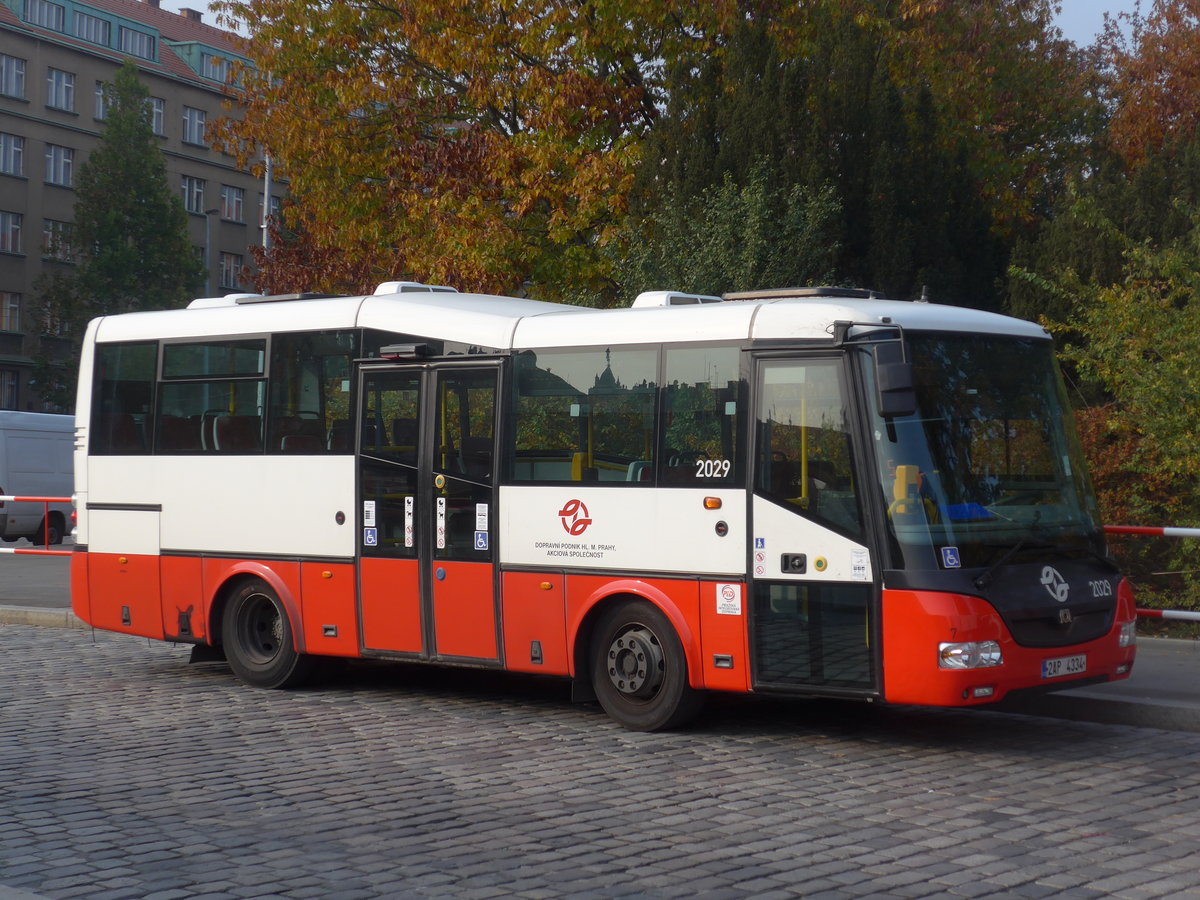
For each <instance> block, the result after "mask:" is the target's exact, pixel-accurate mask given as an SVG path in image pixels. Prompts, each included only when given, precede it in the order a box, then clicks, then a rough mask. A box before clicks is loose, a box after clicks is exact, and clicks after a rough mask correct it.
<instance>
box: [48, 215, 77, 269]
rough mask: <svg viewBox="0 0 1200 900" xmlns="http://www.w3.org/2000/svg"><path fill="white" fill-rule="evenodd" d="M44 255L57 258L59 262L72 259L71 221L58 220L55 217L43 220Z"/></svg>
mask: <svg viewBox="0 0 1200 900" xmlns="http://www.w3.org/2000/svg"><path fill="white" fill-rule="evenodd" d="M42 255H43V256H45V257H46V258H47V259H56V260H58V261H59V262H70V261H71V259H72V253H71V223H70V222H57V221H55V220H54V219H43V220H42Z"/></svg>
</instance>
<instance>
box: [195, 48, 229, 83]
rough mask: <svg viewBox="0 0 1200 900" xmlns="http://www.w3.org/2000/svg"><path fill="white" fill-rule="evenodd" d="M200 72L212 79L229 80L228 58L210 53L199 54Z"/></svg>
mask: <svg viewBox="0 0 1200 900" xmlns="http://www.w3.org/2000/svg"><path fill="white" fill-rule="evenodd" d="M200 74H201V75H203V76H204V77H205V78H211V79H213V80H214V81H222V82H224V81H228V80H229V60H227V59H224V58H222V57H220V56H213V55H212V54H211V53H201V54H200Z"/></svg>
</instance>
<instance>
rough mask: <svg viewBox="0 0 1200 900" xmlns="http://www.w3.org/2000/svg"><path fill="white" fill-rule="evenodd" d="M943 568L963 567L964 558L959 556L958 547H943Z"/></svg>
mask: <svg viewBox="0 0 1200 900" xmlns="http://www.w3.org/2000/svg"><path fill="white" fill-rule="evenodd" d="M942 568H944V569H961V568H962V560H961V559H959V556H958V548H957V547H943V548H942Z"/></svg>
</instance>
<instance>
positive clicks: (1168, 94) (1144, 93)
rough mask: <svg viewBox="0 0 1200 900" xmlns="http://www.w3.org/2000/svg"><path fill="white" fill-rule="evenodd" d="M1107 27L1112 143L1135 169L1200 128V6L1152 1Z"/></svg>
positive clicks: (1196, 1)
mask: <svg viewBox="0 0 1200 900" xmlns="http://www.w3.org/2000/svg"><path fill="white" fill-rule="evenodd" d="M1121 24H1122V21H1121V20H1112V21H1110V22H1109V23H1108V27H1107V28H1106V30H1105V32H1104V35H1103V39H1102V41H1101V51H1102V53H1103V60H1104V64H1105V70H1106V73H1107V75H1108V87H1109V90H1110V92H1111V96H1112V101H1113V104H1114V111H1113V116H1112V124H1111V126H1110V128H1109V137H1110V139H1111V142H1112V145H1113V147H1114V148H1115V149H1116V151H1117V152H1118V153H1119V154H1120V156H1121V157H1122V159H1124V160H1125V162H1126V164H1127V165H1128V166H1130V167H1137V166H1138V165H1140V164H1141V163H1142V162H1144V161H1145V160H1146V159H1147V158H1148V157H1149V156H1150V155H1152V154H1153V153H1155V152H1157V151H1160V150H1163V149H1164V148H1166V147H1168V146H1170V145H1171V144H1172V143H1177V142H1179V141H1180V140H1187V139H1190V138H1191V136H1192V135H1193V134H1194V133H1195V132H1196V129H1197V127H1200V0H1153V5H1152V6H1151V8H1150V11H1149V13H1147V14H1146V15H1145V16H1144V17H1142V16H1138V15H1134V16H1132V17H1128V22H1127V24H1129V25H1130V26H1131V34H1130V35H1129V36H1128V37H1126V35H1125V32H1124V31H1123V30H1122V28H1121V27H1120V26H1121Z"/></svg>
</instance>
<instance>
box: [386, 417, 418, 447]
mask: <svg viewBox="0 0 1200 900" xmlns="http://www.w3.org/2000/svg"><path fill="white" fill-rule="evenodd" d="M392 443H393V444H395V445H396V446H397V447H415V446H416V445H417V420H416V419H392Z"/></svg>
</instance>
